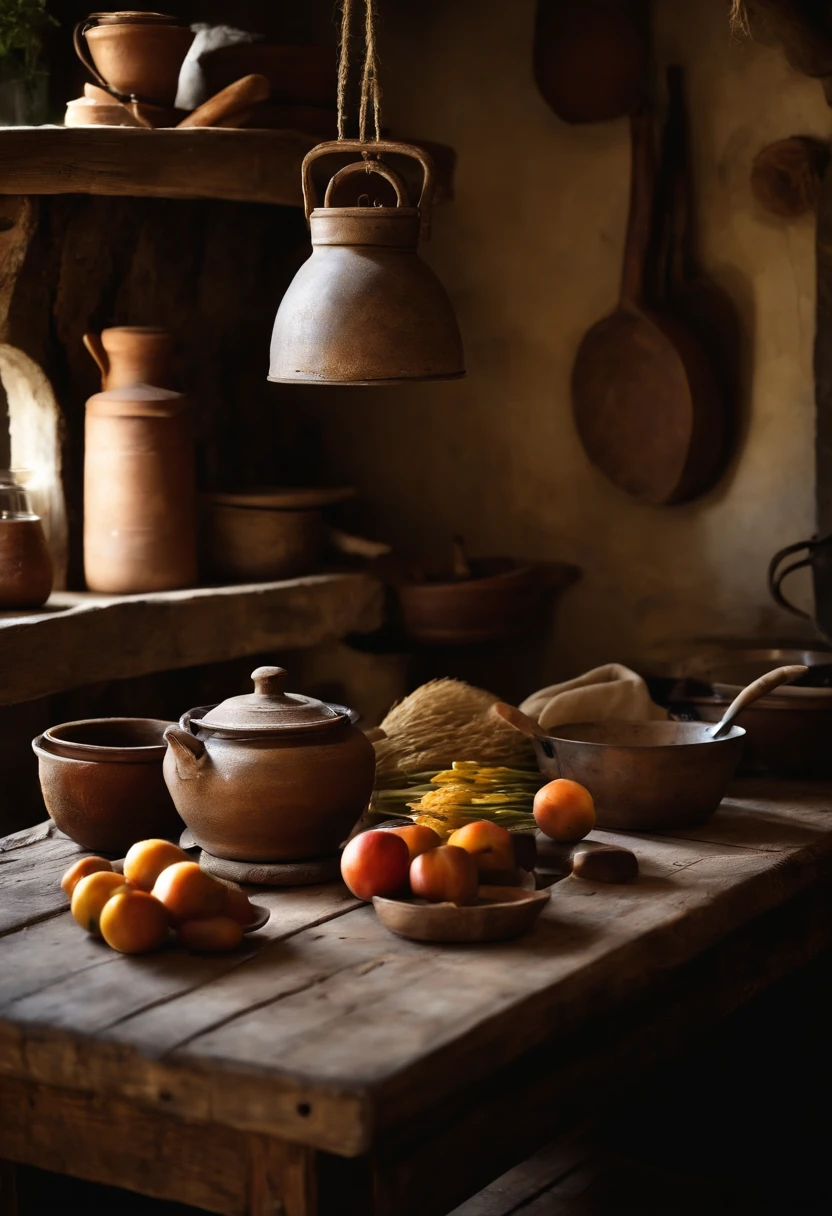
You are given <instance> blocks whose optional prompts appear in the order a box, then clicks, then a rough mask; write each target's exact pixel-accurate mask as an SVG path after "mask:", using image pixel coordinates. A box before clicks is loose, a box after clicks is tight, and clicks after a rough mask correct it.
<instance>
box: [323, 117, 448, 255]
mask: <svg viewBox="0 0 832 1216" xmlns="http://www.w3.org/2000/svg"><path fill="white" fill-rule="evenodd" d="M336 152H360V153H361V155H362V157H363V158H364V161H369V158H370V157H371V156H373V157H376V158H377V157H379V156H381V154H382V153H384V152H387V153H390V152H393V153H398V154H399V155H400V156H409V157H411V158H412V159H413V160H416V161H418V162H419V164H420V165H421V166H422V173H423V178H422V192H421V194H420V195H419V202H418V203H417V204H416V206H417V207H418V209H419V214H420V217H421V235H422V238H423V239H424V240H427V239H428V237H429V235H430V211H431V203H432V200H433V188H434V183H435V178H436V168H435V166H434V163H433V157H432V156H429V155H428V153H427V152H426V151H425V150H424V148H417V147H416V146H415V144H402V143H397V142H396V141H395V140H390V139H372V140H360V139H332V140H328V141H327V142H326V143H322V144H318V145H317V146H316V147H314V148H313V149H312V150H311V151H310V152H307V154H306V156H304V158H303V166H302V168H301V180H302V183H303V206H304V210H305V212H306V219H307V222H308V220H309V217H310V215H311V214H312V210H313V208H314V207H315V205H316V199H315V187H314V185H313V182H312V165H313V164H314V163H315V161H316V160H320V158H321V157H322V156H331V155H332V154H333V153H336ZM369 163H372V162H369ZM347 167H348V168H350V169H351V171H352V172H355V170H356V169H357V168H360V167H361V164H360V163H358V164H357V165H356V166H347ZM384 170H385V171H384V172H383V173H382V176H383V177H387V172H388V170H387V166H386V165H385V166H384ZM372 171H373V172H381V170H379V169H375V167H374V168H373V170H372ZM343 172H344V170H341V173H343ZM389 172H390V173H393V170H389ZM338 176H339V174H337V173H336V174H335V177H334V178H333V179H332V180H333V181H335V180H336V178H338ZM396 176H398V175H397V174H396ZM387 180H388V181H391V182H392V181H393V179H392V177H388V178H387ZM393 185H394V186H395V185H396V183H395V182H393ZM331 186H332V182H330V185H329V187H328V188H327V195H328V194H329V190H330V188H331ZM396 193H397V194H398V188H397V190H396ZM399 205H400V206H401V203H400V204H399Z"/></svg>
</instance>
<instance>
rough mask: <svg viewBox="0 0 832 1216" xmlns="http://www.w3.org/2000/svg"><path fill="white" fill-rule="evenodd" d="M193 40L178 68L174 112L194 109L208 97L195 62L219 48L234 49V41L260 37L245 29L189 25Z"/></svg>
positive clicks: (198, 64) (200, 71)
mask: <svg viewBox="0 0 832 1216" xmlns="http://www.w3.org/2000/svg"><path fill="white" fill-rule="evenodd" d="M191 29H192V30H193V32H194V34H195V35H196V37H195V38H194V40H193V42H192V43H191V45H190V48H189V50H188V53H187V55H186V56H185V59H184V61H183V63H182V67H181V68H180V69H179V88H178V89H177V91H176V101H175V102H174V105H175V106H176V108H177V110H195V109H196V108H197V106H201V105H202V103H203V101H207V100H208V97H209V96H210V94H209V92H208V82H207V80H206V79H205V73H204V72H203V70H202V64H201V63H200V62H199V60H200V57H201V56H202V55H205V54H207V52H208V51H218V50H219V49H220V47H222V46H234V45H235V43H237V42H260V41H262V38H263V35H262V34H252V33H250V32H249V31H248V30H235V29H234V27H233V26H231V25H202V24H200V23H197V24H196V25H192V26H191Z"/></svg>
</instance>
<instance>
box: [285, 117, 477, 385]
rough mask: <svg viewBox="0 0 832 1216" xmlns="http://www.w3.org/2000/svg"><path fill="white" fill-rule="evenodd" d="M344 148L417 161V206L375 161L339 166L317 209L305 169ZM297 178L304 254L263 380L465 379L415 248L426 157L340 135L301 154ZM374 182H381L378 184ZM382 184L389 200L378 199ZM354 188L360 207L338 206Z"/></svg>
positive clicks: (450, 324) (426, 203)
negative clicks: (307, 234)
mask: <svg viewBox="0 0 832 1216" xmlns="http://www.w3.org/2000/svg"><path fill="white" fill-rule="evenodd" d="M343 152H356V153H358V152H360V153H361V155H362V156H364V157H365V158H368V157H370V156H376V157H379V156H380V155H382V154H384V153H393V154H397V155H400V156H409V157H412V158H414V159H415V160H417V161H418V162H419V164H420V166H421V169H422V173H423V185H422V193H421V197H420V199H419V205H418V206H417V207H410V206H408V200H407V190H406V188H405V185H404V183H403V182H402V179H401V178H400V177H399V175H398V173H396V172H395V171H394V170H393V169H391V168H390V167H389V166H388V165H387V164H385V163H384V162H382V161H381V160H379V159H375V160H370V159H364V160H360V161H357V162H355V163H354V164H350V165H345V166H344V168H343V169H340V170H339V171H338V172H337V173H336V174H335V175H334V176H333V177H332V179H331V180H330V182H329V185H328V186H327V189H326V194H325V195H324V205H323V207H315V205H314V204H315V198H314V188H313V183H312V176H311V171H312V165H313V164H314V162H315V161H316V160H317V159H318V158H319V157H321V156H329V155H331V154H333V153H339V154H342V153H343ZM302 176H303V197H304V202H305V205H306V215H307V218H308V219H309V221H310V227H311V232H312V256H311V257H310V258H309V259H308V260H307V261H306V262H304V264H303V265H302V266H301V268H300V270H299V271H298V272H297V274H296V275H295V277H294V279H293V280H292V282H291V283H290V284H289V287H288V290H287V291H286V294H285V295H284V297H283V299H282V300H281V302H280V307H279V308H278V311H277V316H276V317H275V322H274V330H273V333H272V345H271V366H270V368H269V379H270V380H276V381H278V382H282V383H299V382H300V383H313V384H398V383H401V382H403V381H409V380H455V379H457V378H458V377H460V376H464V375H465V360H464V357H463V352H462V339H461V338H460V335H459V329H458V327H457V323H456V316H455V315H454V310H453V306H452V304H451V301H450V300H449V299H448V296H447V293H446V292H445V289H444V287H443V286H442V284H441V283H440V282H439V280H438V278H437V277H436V275H435V274H434V273H433V271H432V270H431V269H430V267H429V266H427V265H426V263H425V262H423V261H422V259H421V258H420V257H419V252H418V244H419V237H420V235H421V236H423V237H424V236H427V234H428V230H429V225H430V204H431V196H432V193H433V181H434V168H433V161H432V160H431V158H430V157H429V156H428V155H427V154H426V153H425V152H424V151H423V149H421V148H418V147H415V146H413V145H411V144H400V143H392V142H390V141H388V140H375V141H368V142H365V143H362V142H360V141H359V140H338V141H336V142H332V143H324V144H319V145H318V146H317V147H316V148H313V149H312V151H311V152H309V153H307V155H306V157H305V159H304V162H303V174H302ZM379 179H383V182H384V183H386V185H383V186H379ZM356 184H357V185H356ZM351 187H352V189H350V188H351ZM390 187H392V196H393V198H394V199H395V206H388V205H386V203H385V202H384V199H385V197H390V195H391V191H390ZM379 190H380V191H381V193H376V192H377V191H379ZM357 191H360V193H359V194H358V200H357V201H358V204H359V205H358V206H338V205H337V200H338V197H339V195H340V196H341V197H344V196H345V195H348V196H349V195H352V196H354V195H355V194H356V192H357ZM313 208H314V210H313Z"/></svg>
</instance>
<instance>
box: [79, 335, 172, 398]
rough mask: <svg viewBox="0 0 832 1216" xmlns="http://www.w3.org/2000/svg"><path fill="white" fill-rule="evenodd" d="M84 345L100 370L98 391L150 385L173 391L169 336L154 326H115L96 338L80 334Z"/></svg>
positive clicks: (95, 336)
mask: <svg viewBox="0 0 832 1216" xmlns="http://www.w3.org/2000/svg"><path fill="white" fill-rule="evenodd" d="M84 345H85V346H86V348H87V350H88V351H89V352H90V354H91V355H92V357H93V359H95V361H96V363H97V364H98V366H99V368H100V369H101V387H102V389H104V391H105V392H106V391H109V390H110V389H112V388H126V387H127V386H128V385H130V384H153V385H155V386H156V387H157V388H176V387H177V385H176V382H175V378H174V374H173V357H174V353H175V347H174V339H173V334H172V333H171V332H170V330H169V329H161V328H160V327H158V326H155V325H115V326H113V327H112V328H111V329H102V331H101V336H100V337H99V335H98V334H84Z"/></svg>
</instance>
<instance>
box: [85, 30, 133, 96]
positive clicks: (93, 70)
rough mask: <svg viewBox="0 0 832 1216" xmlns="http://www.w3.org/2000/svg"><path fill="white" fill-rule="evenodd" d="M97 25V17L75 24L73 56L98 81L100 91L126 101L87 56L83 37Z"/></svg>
mask: <svg viewBox="0 0 832 1216" xmlns="http://www.w3.org/2000/svg"><path fill="white" fill-rule="evenodd" d="M97 25H98V18H97V17H86V18H85V19H84V20H83V21H79V22H78V23H77V24H76V26H75V29H74V30H73V31H72V45H73V46H74V47H75V54H76V55H77V56H78V58H79V59H80V60H81V62H82V63H83V65H84V67H85V68H86V69H87V71H88V72H89V74H90V75H91V76H92V77H93V78H94V79H95V80H97V81H98V83H99V84H100V85H101V88H102V89H106V91H107V92H108V93H110V94H111V95H112V96H113V97H117V98H118V100H119V101H128V100H129V96H128V94H127V93H119V91H118V89H114V88H113V86H112V85H111V84H110V83H109V82H108V81H106V80H105V79H104V77H103V76H102V75H101V73H100V72H99V70H98V68H97V67H96V66H95V64H94V63H93V61H92V57H91V56H90V54H89V48H88V46H87V43H86V41H85V36H86V33H87V30H91V29H94V28H95V26H97Z"/></svg>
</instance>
